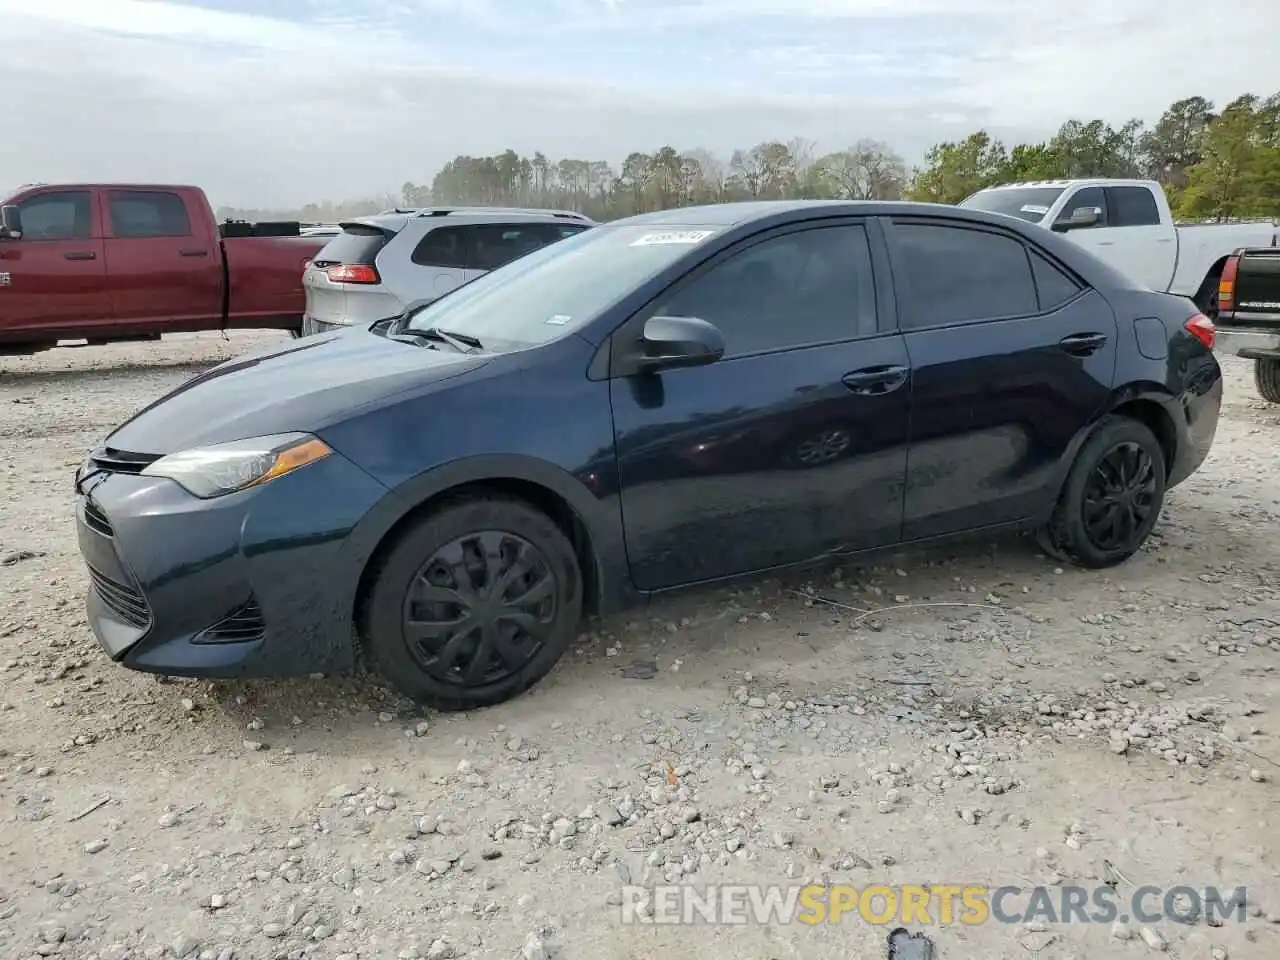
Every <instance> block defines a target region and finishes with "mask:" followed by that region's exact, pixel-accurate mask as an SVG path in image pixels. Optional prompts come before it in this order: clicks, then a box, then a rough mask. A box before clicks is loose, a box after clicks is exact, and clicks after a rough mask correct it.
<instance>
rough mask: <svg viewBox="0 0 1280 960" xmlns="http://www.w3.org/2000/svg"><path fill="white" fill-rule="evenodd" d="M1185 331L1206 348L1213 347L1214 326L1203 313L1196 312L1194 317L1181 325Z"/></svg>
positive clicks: (1210, 348)
mask: <svg viewBox="0 0 1280 960" xmlns="http://www.w3.org/2000/svg"><path fill="white" fill-rule="evenodd" d="M1182 327H1183V329H1184V330H1186V331H1187V333H1189V334H1191V335H1192V336H1193V337H1195V338H1196V339H1197V340H1199V341H1200V342H1201V343H1202V344H1204V346H1205V349H1206V350H1212V349H1213V339H1214V333H1215V330H1214V326H1213V321H1212V320H1210V319H1209V318H1208V317H1206V316H1205V315H1204V314H1203V313H1197V314H1196V315H1195V316H1194V317H1192V318H1191V319H1190V320H1188V321H1187V322H1186V323H1184V324H1183V325H1182Z"/></svg>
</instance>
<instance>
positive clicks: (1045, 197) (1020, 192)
mask: <svg viewBox="0 0 1280 960" xmlns="http://www.w3.org/2000/svg"><path fill="white" fill-rule="evenodd" d="M1064 189H1066V188H1065V187H1000V188H997V189H994V190H979V191H978V192H977V193H975V194H973V195H972V196H970V197H967V198H966V199H964V200H961V201H960V203H959V204H958V205H959V206H961V207H968V208H969V209H970V210H985V211H986V212H987V213H1003V214H1004V215H1005V216H1008V217H1017V218H1018V219H1019V220H1026V221H1027V222H1028V223H1039V222H1040V221H1041V220H1043V219H1044V215H1045V214H1046V213H1048V212H1049V208H1050V207H1052V206H1053V204H1054V202H1055V201H1056V200H1057V199H1058V198H1059V197H1060V196H1062V191H1063V190H1064Z"/></svg>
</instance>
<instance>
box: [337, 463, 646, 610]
mask: <svg viewBox="0 0 1280 960" xmlns="http://www.w3.org/2000/svg"><path fill="white" fill-rule="evenodd" d="M468 493H474V494H489V495H501V496H508V497H511V498H513V499H517V500H522V501H524V502H526V503H528V504H530V505H531V506H533V507H535V508H536V509H538V510H540V511H542V512H543V513H546V514H547V515H548V516H549V517H551V519H552V520H553V521H554V522H555V523H556V525H557V526H558V527H560V529H561V531H562V532H563V533H564V534H565V536H566V537H568V539H569V542H570V543H572V544H573V547H574V551H575V553H576V554H577V555H578V563H579V566H580V567H581V569H582V576H583V601H584V605H585V608H586V609H585V612H586V613H588V614H599V613H609V612H612V611H614V610H616V609H620V608H622V607H624V606H627V605H629V604H630V602H632V601H633V600H634V599H636V597H635V594H634V591H633V590H631V589H630V581H629V577H628V576H627V575H626V569H625V559H624V558H625V550H624V549H623V546H622V532H621V525H620V522H619V521H618V519H617V517H618V510H617V502H616V498H615V497H606V498H604V499H601V498H599V497H597V496H596V495H595V494H593V493H592V491H591V490H589V489H588V488H587V487H586V486H585V485H584V484H583V483H582V482H581V481H580V480H578V479H577V478H575V477H574V476H573V475H571V474H569V473H568V472H566V471H565V470H563V469H561V468H560V467H557V466H555V465H554V464H551V463H548V462H547V461H545V460H539V459H537V458H535V457H526V456H520V455H507V454H503V455H491V456H477V457H468V458H465V459H462V460H455V461H453V462H451V463H448V464H445V465H443V466H440V467H437V468H435V469H432V470H429V471H427V472H426V473H424V474H421V475H419V476H417V477H414V478H413V479H411V480H409V481H406V482H405V483H404V484H402V485H401V486H400V487H398V488H397V489H395V490H394V491H393V492H392V493H391V494H389V495H388V496H387V497H384V498H383V500H382V501H381V502H379V503H378V505H377V506H375V507H374V508H373V510H371V511H370V512H369V513H368V514H367V515H366V516H365V517H364V519H362V520H361V522H360V524H359V525H358V526H357V527H356V529H355V530H354V531H352V533H351V534H350V536H349V537H348V538H347V546H346V550H345V553H346V558H347V563H348V565H349V568H348V569H349V574H350V576H349V577H348V578H347V579H346V582H347V583H351V584H353V586H352V587H351V592H350V595H349V597H348V598H347V608H348V612H349V615H350V619H351V621H352V623H353V624H354V623H357V622H358V617H359V616H360V614H361V605H362V603H363V601H364V599H365V598H366V597H367V595H368V591H369V587H370V585H371V583H372V579H373V576H374V574H375V573H376V571H377V569H378V564H379V560H380V559H381V558H382V557H383V556H384V555H385V554H386V552H387V551H388V550H390V549H391V547H392V546H393V545H394V544H395V542H396V541H397V539H398V538H399V536H400V535H402V534H403V532H404V531H405V530H406V529H408V527H409V526H410V525H411V524H412V523H414V522H415V521H416V520H417V519H418V518H419V517H421V516H423V515H424V514H426V513H429V512H430V511H431V510H433V509H435V508H437V507H439V505H440V504H441V503H443V502H445V501H447V500H450V499H453V498H455V497H461V496H466V495H467V494H468ZM611 501H612V510H611V509H610V504H611Z"/></svg>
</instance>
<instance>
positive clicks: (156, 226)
mask: <svg viewBox="0 0 1280 960" xmlns="http://www.w3.org/2000/svg"><path fill="white" fill-rule="evenodd" d="M107 216H108V218H109V219H110V221H111V235H112V236H114V237H120V238H128V239H135V240H141V239H145V238H148V237H189V236H191V218H190V217H189V216H188V215H187V205H186V203H185V202H184V201H183V199H182V197H180V196H178V194H176V193H168V192H165V191H161V190H113V191H112V192H111V193H110V194H108V195H107Z"/></svg>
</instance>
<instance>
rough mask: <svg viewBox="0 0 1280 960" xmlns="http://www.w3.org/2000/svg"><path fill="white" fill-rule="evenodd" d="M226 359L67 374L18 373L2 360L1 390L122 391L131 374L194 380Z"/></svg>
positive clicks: (128, 364)
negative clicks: (70, 385)
mask: <svg viewBox="0 0 1280 960" xmlns="http://www.w3.org/2000/svg"><path fill="white" fill-rule="evenodd" d="M222 362H223V361H222V359H212V360H159V361H155V362H151V363H139V362H137V361H125V360H122V361H120V362H119V363H112V362H110V361H107V362H105V363H96V364H94V365H93V366H91V367H74V368H69V369H66V370H30V371H24V370H22V369H14V368H13V366H12V365H11V364H6V363H5V362H4V360H3V359H2V358H0V386H4V387H41V386H48V385H53V384H58V383H66V382H68V381H74V382H75V384H76V385H77V386H82V385H84V386H89V385H95V384H99V383H100V385H101V386H103V387H109V388H118V387H119V382H118V378H119V377H121V376H127V375H129V374H148V373H152V374H160V375H171V374H186V375H188V376H194V375H195V374H197V373H201V372H203V371H205V370H208V369H209V368H210V367H215V366H217V365H218V364H219V363H222Z"/></svg>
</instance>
